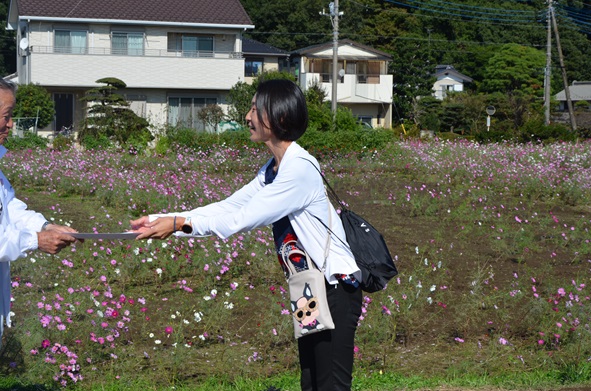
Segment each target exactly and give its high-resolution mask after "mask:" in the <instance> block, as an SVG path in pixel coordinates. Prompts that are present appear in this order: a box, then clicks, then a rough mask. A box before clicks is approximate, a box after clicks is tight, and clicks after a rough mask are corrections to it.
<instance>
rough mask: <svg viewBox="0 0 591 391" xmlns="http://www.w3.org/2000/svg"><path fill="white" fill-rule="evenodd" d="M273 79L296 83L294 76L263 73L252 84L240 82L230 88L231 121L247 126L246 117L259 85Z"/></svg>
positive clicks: (281, 73) (229, 115)
mask: <svg viewBox="0 0 591 391" xmlns="http://www.w3.org/2000/svg"><path fill="white" fill-rule="evenodd" d="M273 79H287V80H291V81H295V77H294V75H291V74H289V73H286V72H278V71H270V72H263V73H261V74H260V75H258V76H256V77H255V78H254V79H253V81H252V84H248V83H245V82H242V81H239V82H238V83H236V84H235V85H234V86H232V88H230V92H229V93H228V104H229V105H230V108H229V110H228V118H229V119H230V120H231V121H236V122H238V123H239V124H241V125H243V126H246V120H245V117H246V114H247V113H248V111H249V110H250V107H251V103H252V97H253V96H254V94H255V93H256V90H257V87H258V85H259V83H260V82H261V81H263V80H273Z"/></svg>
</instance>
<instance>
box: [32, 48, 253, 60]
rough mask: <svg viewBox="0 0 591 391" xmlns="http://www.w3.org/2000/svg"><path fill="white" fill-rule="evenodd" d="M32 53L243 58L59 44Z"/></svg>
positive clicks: (236, 54) (231, 54)
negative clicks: (63, 45)
mask: <svg viewBox="0 0 591 391" xmlns="http://www.w3.org/2000/svg"><path fill="white" fill-rule="evenodd" d="M29 50H30V51H31V52H32V53H44V54H73V55H76V54H91V55H98V56H141V57H190V58H242V53H241V52H222V51H204V50H184V51H169V50H165V49H145V48H143V49H135V48H123V49H113V48H83V47H71V46H68V47H59V46H31V47H30V48H29Z"/></svg>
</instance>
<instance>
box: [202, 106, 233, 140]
mask: <svg viewBox="0 0 591 391" xmlns="http://www.w3.org/2000/svg"><path fill="white" fill-rule="evenodd" d="M197 116H198V117H199V120H200V121H201V122H203V123H204V124H205V125H206V126H208V127H210V128H213V129H214V131H215V132H216V133H217V132H218V124H219V123H220V122H221V121H222V120H223V119H224V118H225V117H226V114H225V113H224V110H223V109H222V108H221V107H220V106H219V105H207V106H205V107H204V108H202V109H201V110H199V113H197Z"/></svg>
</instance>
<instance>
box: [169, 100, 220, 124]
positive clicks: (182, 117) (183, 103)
mask: <svg viewBox="0 0 591 391" xmlns="http://www.w3.org/2000/svg"><path fill="white" fill-rule="evenodd" d="M215 104H217V99H216V98H181V97H178V98H177V97H169V98H168V124H169V125H171V126H180V127H187V128H193V129H198V130H211V129H206V125H205V124H203V123H202V122H201V121H200V120H199V116H198V113H199V111H200V110H201V109H202V108H204V107H205V106H207V105H215Z"/></svg>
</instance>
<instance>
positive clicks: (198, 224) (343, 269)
mask: <svg viewBox="0 0 591 391" xmlns="http://www.w3.org/2000/svg"><path fill="white" fill-rule="evenodd" d="M272 161H273V159H270V160H269V161H268V162H267V163H266V164H265V165H264V166H263V167H262V168H261V169H260V170H259V171H258V173H257V175H256V177H255V178H254V179H253V180H252V181H251V182H250V183H248V184H247V185H245V186H244V187H242V188H241V189H240V190H238V191H236V192H235V193H234V194H232V195H231V196H230V197H228V198H226V199H225V200H223V201H219V202H216V203H212V204H209V205H206V206H203V207H200V208H197V209H194V210H191V211H189V212H183V213H170V214H168V215H169V216H171V215H175V214H176V215H178V216H183V217H191V225H192V226H193V235H194V236H209V235H217V236H219V237H221V238H223V239H224V238H227V237H229V236H231V235H233V234H235V233H237V232H244V231H250V230H252V229H254V228H257V227H261V226H266V225H270V224H273V223H274V222H276V221H278V220H279V219H281V218H282V217H284V216H288V218H289V221H290V222H291V225H292V227H293V229H294V231H295V234H296V235H297V237H298V240H299V241H300V243H301V244H302V246H303V247H304V249H305V250H306V252H307V253H308V255H309V256H310V257H311V258H312V259H313V260H314V262H315V263H316V265H317V266H318V267H319V268H321V267H322V265H323V263H324V257H325V255H324V254H325V247H326V243H327V242H326V240H327V235H330V233H329V232H328V231H327V229H326V227H325V226H323V225H322V223H321V222H320V221H318V219H321V220H322V222H324V224H326V226H329V222H330V223H331V225H330V228H331V230H332V232H333V233H334V234H335V235H337V236H338V237H339V238H341V239H342V241H343V242H345V243H346V240H345V231H344V229H343V225H342V224H341V220H340V218H339V216H338V215H337V213H336V211H335V209H334V208H333V206H332V205H331V203H330V202H328V198H327V196H326V192H325V189H324V183H323V181H322V177H321V176H320V174H319V172H318V170H317V168H318V167H319V165H318V162H317V161H316V159H315V158H314V157H313V156H312V155H310V154H309V153H308V152H307V151H306V150H304V149H303V148H302V147H300V146H299V145H298V144H297V143H295V142H292V143H291V145H290V146H289V147H288V148H287V150H286V152H285V155H284V156H283V159H282V160H281V163H280V166H279V169H278V171H277V176H276V177H275V179H274V180H273V182H272V183H270V184H268V185H265V170H266V168H267V166H268V165H269V164H271V162H272ZM329 213H331V215H332V216H331V218H330V220H329V217H328V216H329V215H328V214H329ZM151 217H153V218H155V217H158V215H153V216H151ZM177 235H178V236H185V234H183V233H177ZM343 242H341V240H339V239H337V238H334V237H333V235H330V247H329V250H330V251H329V253H328V257H327V259H326V265H325V270H324V274H325V277H326V279H327V281H328V282H329V283H331V284H336V283H337V278H338V276H340V275H343V274H344V275H350V274H353V275H354V276H355V278H356V279H357V280H359V281H360V280H361V272H360V271H359V268H358V267H357V264H356V263H355V259H354V258H353V254H352V253H351V249H350V248H349V246H348V245H346V244H344V243H343Z"/></svg>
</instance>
